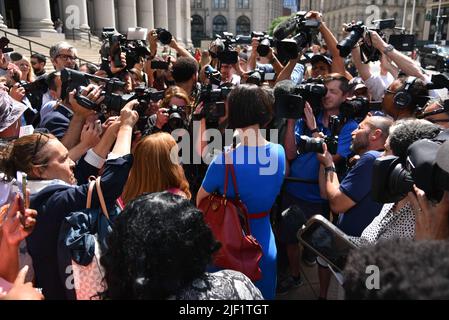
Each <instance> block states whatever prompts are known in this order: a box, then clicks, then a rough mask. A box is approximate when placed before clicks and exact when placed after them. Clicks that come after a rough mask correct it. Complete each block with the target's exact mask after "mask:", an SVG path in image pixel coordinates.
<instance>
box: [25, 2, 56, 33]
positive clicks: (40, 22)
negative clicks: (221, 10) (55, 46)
mask: <svg viewBox="0 0 449 320" xmlns="http://www.w3.org/2000/svg"><path fill="white" fill-rule="evenodd" d="M20 15H21V17H22V19H21V20H20V32H21V34H23V35H28V36H33V35H35V36H40V35H41V33H42V32H48V33H56V30H55V28H54V25H53V21H52V20H51V11H50V1H49V0H34V1H28V0H20Z"/></svg>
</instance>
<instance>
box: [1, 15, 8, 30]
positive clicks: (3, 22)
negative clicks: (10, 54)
mask: <svg viewBox="0 0 449 320" xmlns="http://www.w3.org/2000/svg"><path fill="white" fill-rule="evenodd" d="M0 29H8V26H7V25H6V24H5V21H4V20H3V16H2V15H1V14H0Z"/></svg>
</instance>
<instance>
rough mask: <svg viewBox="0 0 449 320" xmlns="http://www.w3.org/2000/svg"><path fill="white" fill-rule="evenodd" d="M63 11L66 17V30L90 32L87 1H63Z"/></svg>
mask: <svg viewBox="0 0 449 320" xmlns="http://www.w3.org/2000/svg"><path fill="white" fill-rule="evenodd" d="M62 11H63V13H64V17H65V19H64V21H63V22H64V26H65V28H66V30H71V29H80V30H85V31H88V30H90V27H89V21H88V18H87V2H86V0H63V1H62Z"/></svg>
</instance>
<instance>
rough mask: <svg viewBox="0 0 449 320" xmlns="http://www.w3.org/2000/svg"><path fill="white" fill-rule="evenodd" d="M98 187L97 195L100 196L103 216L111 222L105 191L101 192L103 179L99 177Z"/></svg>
mask: <svg viewBox="0 0 449 320" xmlns="http://www.w3.org/2000/svg"><path fill="white" fill-rule="evenodd" d="M95 183H96V185H97V194H98V200H99V201H100V206H101V210H102V211H103V214H104V215H105V216H106V218H107V219H108V220H109V212H108V208H107V207H106V202H105V201H104V196H103V191H102V190H101V177H98V178H97V180H96V181H95Z"/></svg>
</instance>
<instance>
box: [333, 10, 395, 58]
mask: <svg viewBox="0 0 449 320" xmlns="http://www.w3.org/2000/svg"><path fill="white" fill-rule="evenodd" d="M374 22H375V23H376V26H375V28H368V27H367V26H365V24H364V23H363V22H362V21H358V22H356V23H354V24H349V25H347V26H346V28H345V30H346V32H349V35H348V36H347V37H346V38H345V39H343V40H342V41H340V42H339V43H338V45H337V48H338V50H339V51H340V56H341V57H343V58H346V57H347V56H349V54H350V53H351V51H352V49H353V48H355V46H356V45H357V43H358V42H359V41H360V39H363V37H364V35H365V33H367V32H368V31H370V30H371V31H375V32H377V33H378V34H379V35H380V36H381V37H382V38H384V39H385V35H384V33H383V30H386V29H394V28H395V27H396V21H395V19H384V20H377V21H374ZM360 50H361V53H362V54H361V55H362V61H363V62H364V63H369V62H376V61H379V60H380V58H381V53H380V51H379V50H377V49H376V48H374V47H373V45H372V44H371V43H367V42H366V41H362V43H361V45H360Z"/></svg>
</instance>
